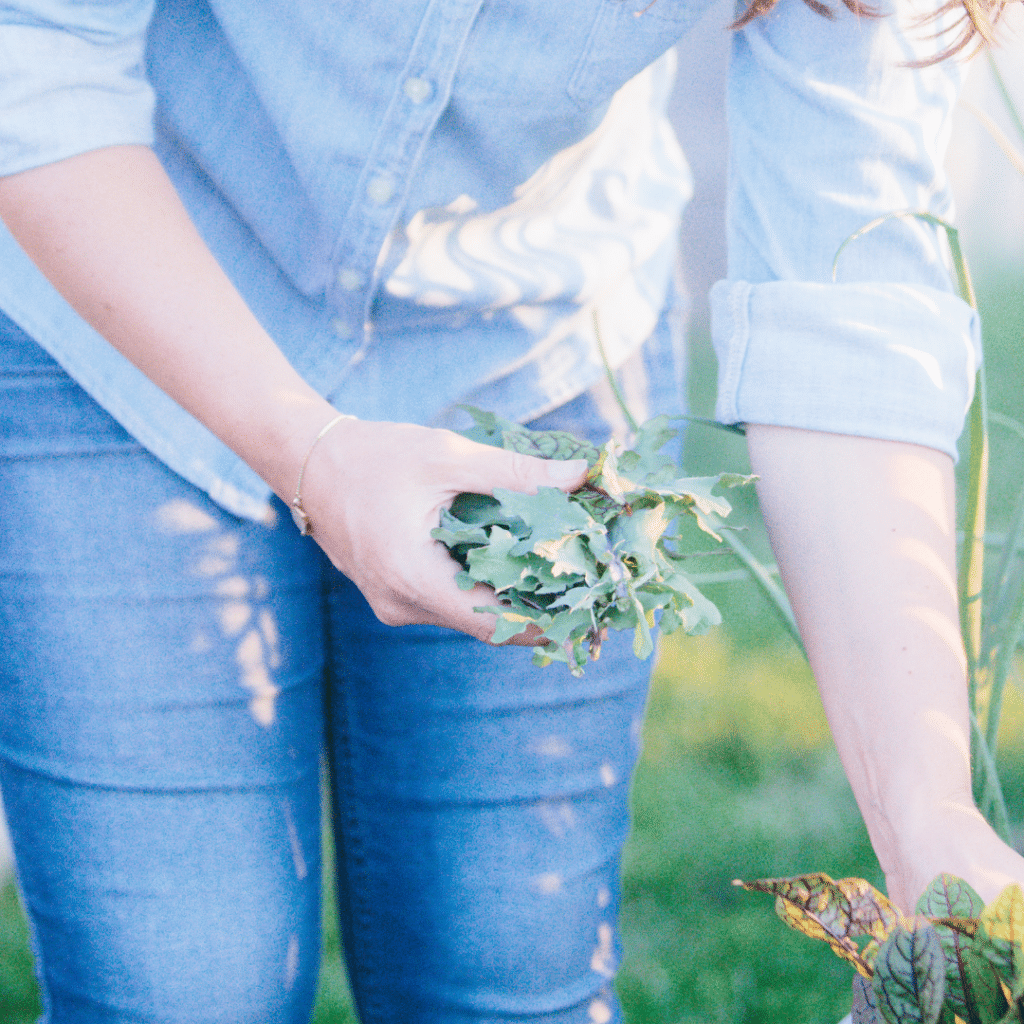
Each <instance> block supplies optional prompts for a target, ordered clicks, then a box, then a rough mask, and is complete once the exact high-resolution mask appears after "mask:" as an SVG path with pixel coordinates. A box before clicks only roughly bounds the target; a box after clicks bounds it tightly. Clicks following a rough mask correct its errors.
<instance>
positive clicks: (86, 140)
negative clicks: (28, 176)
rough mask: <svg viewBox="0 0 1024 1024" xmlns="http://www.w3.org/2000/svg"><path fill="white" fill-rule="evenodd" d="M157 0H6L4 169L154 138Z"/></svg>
mask: <svg viewBox="0 0 1024 1024" xmlns="http://www.w3.org/2000/svg"><path fill="white" fill-rule="evenodd" d="M152 7H153V4H152V0H111V2H103V0H92V2H89V0H82V2H73V0H22V2H2V0H0V175H6V174H14V173H16V172H18V171H24V170H28V169H30V168H32V167H38V166H41V165H42V164H47V163H52V162H54V161H56V160H63V159H65V158H66V157H69V156H74V155H75V154H77V153H84V152H87V151H89V150H93V149H99V148H101V147H104V146H113V145H129V144H141V145H150V144H151V143H152V141H153V107H154V98H153V90H152V89H151V87H150V85H149V83H148V82H147V81H146V76H145V70H144V52H145V37H146V28H147V25H148V24H149V19H150V17H151V14H152Z"/></svg>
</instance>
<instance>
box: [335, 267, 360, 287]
mask: <svg viewBox="0 0 1024 1024" xmlns="http://www.w3.org/2000/svg"><path fill="white" fill-rule="evenodd" d="M338 284H340V285H341V287H342V288H344V289H345V291H347V292H355V291H359V289H360V288H362V287H363V275H362V274H360V273H359V271H358V270H353V269H352V268H351V267H343V268H342V269H341V270H339V271H338Z"/></svg>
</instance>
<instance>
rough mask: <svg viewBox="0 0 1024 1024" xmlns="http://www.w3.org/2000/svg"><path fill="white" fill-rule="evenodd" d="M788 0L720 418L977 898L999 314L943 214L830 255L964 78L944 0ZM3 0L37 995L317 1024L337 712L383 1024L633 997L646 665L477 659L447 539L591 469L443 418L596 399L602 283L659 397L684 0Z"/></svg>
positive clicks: (749, 111) (846, 720)
mask: <svg viewBox="0 0 1024 1024" xmlns="http://www.w3.org/2000/svg"><path fill="white" fill-rule="evenodd" d="M765 7H766V8H769V9H767V10H761V9H760V8H758V10H754V11H752V12H751V13H752V15H753V14H760V15H761V16H759V17H756V18H753V19H752V20H750V21H749V22H748V23H747V24H746V25H745V27H743V28H742V30H741V31H739V32H737V35H736V43H735V54H734V61H733V67H732V71H731V78H730V111H731V113H730V119H731V120H730V125H731V135H732V147H733V148H732V153H731V161H732V186H731V187H732V215H731V224H730V273H729V281H727V282H724V283H721V284H720V285H718V286H717V287H716V291H715V293H714V295H713V303H714V307H715V309H714V316H715V335H716V345H717V346H718V348H719V353H720V361H721V366H722V374H721V378H722V380H721V398H720V407H719V415H720V417H721V418H722V419H724V420H726V421H744V422H746V423H747V424H748V438H749V442H750V450H751V460H752V463H753V465H754V469H755V471H756V472H758V473H759V474H760V476H761V484H760V494H761V500H762V504H763V507H764V510H765V514H766V518H767V520H768V523H769V529H770V530H771V533H772V539H773V544H774V546H775V550H776V553H777V557H778V559H779V563H780V566H781V568H782V571H783V573H784V576H785V579H786V583H787V587H788V589H789V591H790V594H791V596H792V599H793V603H794V606H795V608H796V611H797V614H798V616H799V619H800V622H801V628H802V630H803V632H804V635H805V638H806V644H807V648H808V651H809V654H810V656H811V660H812V663H813V665H814V668H815V672H816V674H817V677H818V679H819V683H820V685H821V688H822V693H823V697H824V700H825V703H826V708H827V710H828V712H829V715H830V719H831V721H832V723H833V728H834V731H835V733H836V737H837V742H838V745H839V748H840V752H841V755H842V756H843V759H844V763H845V764H846V767H847V771H848V774H849V775H850V779H851V783H852V784H853V786H854V790H855V792H856V794H857V797H858V801H859V803H860V806H861V808H862V811H863V812H864V814H865V818H866V820H867V823H868V827H869V830H870V832H871V836H872V840H873V842H874V844H875V848H876V850H877V851H878V854H879V857H880V859H881V862H882V864H883V867H884V868H885V871H886V875H887V880H888V883H889V887H890V891H891V893H892V894H893V896H894V898H896V899H897V900H899V901H900V902H901V903H902V904H903V905H905V906H907V905H909V904H910V903H911V902H912V901H913V899H914V898H915V897H916V895H917V893H918V892H919V891H920V890H921V889H922V888H923V887H924V885H925V884H926V883H927V881H928V880H929V879H930V878H931V877H932V876H933V875H934V874H935V873H937V872H938V871H939V870H951V871H955V872H958V873H959V874H961V875H964V876H965V877H967V878H968V879H969V880H970V881H972V882H973V883H974V884H975V886H976V887H977V888H978V889H979V891H980V892H981V893H982V894H983V895H984V896H986V897H987V896H990V895H993V894H994V892H995V891H997V890H998V889H999V888H1000V887H1001V885H1002V884H1003V883H1004V882H1005V881H1007V880H1010V879H1012V878H1024V863H1022V862H1021V861H1020V859H1019V858H1018V857H1017V856H1016V854H1014V853H1013V852H1012V851H1010V850H1009V849H1007V848H1006V847H1004V846H1002V844H1000V843H999V842H998V840H996V838H995V837H994V835H993V834H992V833H991V831H990V830H989V829H988V828H987V826H986V825H985V824H984V823H983V822H982V820H981V819H980V816H979V815H978V814H977V812H976V811H975V810H974V808H973V804H972V803H971V798H970V784H969V777H968V775H969V771H968V759H967V756H966V743H967V740H966V737H967V719H966V704H965V700H966V697H965V687H964V682H963V657H962V649H961V646H960V644H959V640H958V639H957V635H956V622H957V614H956V607H955V596H954V590H953V587H952V585H951V579H952V560H953V546H954V531H953V525H952V507H953V506H952V453H953V451H954V447H953V446H954V443H955V438H956V435H957V433H958V432H959V429H960V425H961V421H962V417H963V410H964V408H965V407H966V404H967V401H968V398H969V393H970V388H971V385H972V382H973V366H974V359H975V355H974V354H975V341H974V339H975V336H976V325H975V324H974V321H973V317H972V315H971V313H970V311H969V310H968V309H967V308H966V307H965V306H963V304H962V303H960V302H959V300H957V299H955V298H954V297H953V296H952V295H950V293H949V283H948V280H947V275H946V273H945V270H944V269H943V266H942V261H941V255H940V250H939V247H938V245H937V241H936V237H935V235H934V233H933V232H931V231H930V229H926V228H925V227H922V226H920V225H915V224H912V223H903V222H900V223H894V224H893V225H892V226H890V227H887V228H885V229H883V230H880V231H878V232H876V233H875V234H874V235H872V236H869V237H868V238H865V239H864V240H863V241H862V242H861V243H859V244H858V246H856V247H854V248H851V250H850V251H849V255H848V257H847V258H846V260H845V261H844V265H843V268H842V276H841V278H840V283H839V284H838V285H831V284H830V283H829V282H830V265H831V259H832V254H833V253H834V252H835V250H836V249H837V248H838V246H839V244H840V243H841V242H842V240H843V239H844V238H845V237H846V236H847V235H849V234H850V233H851V232H852V231H853V230H855V229H856V228H858V227H860V226H861V225H862V224H863V223H865V222H866V221H868V220H870V219H871V218H872V217H874V216H876V215H878V214H880V213H884V212H888V211H889V210H892V209H899V208H905V207H922V208H923V207H927V208H929V209H931V210H933V212H936V213H939V214H942V213H944V212H945V211H946V208H947V206H948V199H947V197H946V194H945V192H944V189H943V184H942V176H941V170H940V167H941V149H942V143H943V140H944V133H945V126H946V124H947V121H948V113H949V108H950V106H951V104H952V102H953V99H954V97H955V92H956V87H957V84H958V78H959V73H960V72H959V68H958V67H957V66H956V65H955V64H954V63H952V62H950V61H943V62H939V63H931V64H928V65H927V66H925V67H921V68H916V69H914V68H910V67H908V66H907V62H910V61H914V60H918V59H923V60H928V59H930V58H934V57H936V56H937V55H938V53H937V51H938V49H939V44H937V43H936V42H935V41H934V40H933V39H928V38H927V37H928V35H929V32H928V31H924V30H921V29H920V27H919V26H918V27H914V26H912V25H910V24H909V22H910V20H911V17H910V14H913V13H914V12H910V14H908V12H906V11H904V10H903V9H902V8H900V9H896V10H889V9H886V11H884V12H881V13H883V14H884V15H885V16H883V17H878V18H874V17H867V16H866V15H865V14H864V12H863V11H860V12H859V13H858V10H853V11H852V12H851V11H844V12H841V13H840V15H839V16H837V17H835V18H834V19H826V18H824V17H821V16H820V15H819V14H818V13H814V12H812V11H811V10H809V9H808V8H807V7H805V6H804V5H803V4H799V3H796V2H795V0H782V2H781V3H780V4H779V5H778V6H776V7H774V8H770V6H769V5H765ZM0 11H2V18H0V40H2V45H3V48H4V61H3V62H2V64H0V66H2V67H3V69H4V70H3V71H0V76H2V81H0V110H2V111H3V113H2V114H0V126H2V139H3V143H2V150H3V152H2V154H0V174H2V175H3V178H2V180H0V217H2V219H3V221H4V223H5V224H6V226H7V229H8V230H9V234H7V233H4V235H3V236H2V238H0V249H2V261H3V266H4V275H3V281H2V283H0V309H2V310H3V311H4V313H5V319H4V321H3V331H2V334H0V337H2V339H3V340H2V346H0V348H2V351H3V360H4V362H3V366H4V371H3V372H4V381H5V392H6V393H5V399H4V403H3V408H4V412H3V415H4V416H5V421H4V429H3V436H4V441H3V445H4V452H3V461H2V463H0V465H2V472H3V488H2V493H3V502H4V504H3V522H4V540H3V548H2V563H0V564H2V570H0V578H2V580H3V604H2V607H3V616H4V625H5V629H6V635H7V637H8V642H7V644H6V645H5V650H4V654H3V669H2V674H0V678H2V685H3V688H4V715H3V724H2V726H0V730H2V731H0V781H2V785H3V791H4V801H5V804H6V806H7V809H8V813H9V817H10V823H11V829H12V835H13V838H14V842H15V847H16V851H17V858H18V866H19V882H20V885H21V889H22V892H23V894H24V899H25V904H26V908H27V911H28V916H29V919H30V923H31V927H32V932H33V941H34V945H35V950H36V954H37V959H38V969H39V975H40V980H41V985H42V989H43V994H44V1001H45V1005H46V1013H47V1019H48V1020H51V1021H53V1022H64V1021H75V1022H85V1021H89V1022H92V1021H105V1022H106V1021H140V1020H152V1019H159V1020H168V1021H170V1020H189V1021H198V1020H210V1021H213V1020H231V1021H302V1020H305V1019H307V1017H308V1014H309V1009H310V1005H311V1001H312V997H313V992H314V989H315V976H316V965H317V963H318V959H319V956H318V948H317V939H318V936H317V928H318V867H319V858H318V850H319V818H318V813H319V759H320V747H321V738H322V736H324V735H325V736H326V741H325V747H326V750H327V754H328V757H327V760H328V764H329V768H330V773H331V790H332V797H333V813H334V820H335V829H336V835H337V838H338V844H339V858H338V859H339V889H340V892H341V896H340V912H341V919H342V925H343V929H344V935H345V946H346V955H347V958H348V965H349V970H350V975H351V979H352V985H353V990H354V993H355V996H356V1000H357V1003H358V1006H359V1011H360V1015H361V1018H362V1019H363V1021H364V1022H365V1024H373V1022H377V1021H396V1020H413V1019H414V1020H417V1021H438V1022H441V1021H444V1022H454V1021H464V1020H469V1019H478V1020H488V1021H499V1020H506V1019H523V1018H526V1019H543V1020H549V1021H599V1022H600V1021H608V1020H612V1019H616V1016H617V1013H618V1010H617V1007H616V1004H615V1001H614V996H613V994H612V992H611V988H610V981H611V977H612V975H613V972H614V966H615V961H616V956H617V952H616V940H615V938H614V917H615V908H616V901H617V896H616V878H617V871H618V850H619V846H620V844H621V842H622V840H623V838H624V835H625V829H626V816H625V797H626V787H627V784H628V777H629V772H630V770H631V768H632V765H633V762H634V759H635V749H634V743H633V741H632V740H631V738H630V737H631V736H635V735H636V734H637V732H638V728H639V715H640V713H641V709H642V704H643V696H644V685H645V674H646V673H645V671H644V668H643V666H636V665H634V664H632V662H631V655H630V654H629V652H628V650H625V649H624V648H623V645H622V644H618V643H612V644H611V645H610V649H609V650H607V651H606V653H604V654H603V655H602V659H601V661H600V662H598V663H597V664H595V665H593V666H590V667H588V670H587V674H586V676H585V677H584V680H582V681H579V682H577V681H574V680H571V679H569V678H567V677H565V676H564V675H558V674H556V673H555V672H553V671H551V672H547V673H539V672H537V670H535V669H533V668H532V667H530V665H529V656H528V652H525V651H516V650H513V649H510V648H493V647H489V646H488V645H487V644H486V643H481V642H480V641H486V640H487V639H488V638H489V637H490V636H491V635H492V631H493V625H494V623H493V619H492V618H491V617H489V616H487V615H484V614H481V613H477V612H475V611H474V608H475V607H477V606H479V605H480V604H481V602H484V601H486V600H487V597H486V593H478V592H471V593H468V594H467V593H463V592H461V591H459V590H458V588H457V587H456V586H455V585H454V580H453V576H454V571H453V564H452V563H451V561H450V560H449V559H448V557H447V555H446V554H445V553H444V551H443V550H442V549H440V548H439V547H438V546H437V545H436V544H434V543H433V542H431V540H430V538H429V531H430V529H431V528H432V527H433V526H434V525H435V524H436V522H437V518H438V512H439V509H440V508H441V507H442V506H443V505H444V504H445V503H447V502H448V501H450V500H451V498H452V497H453V496H454V495H455V494H456V493H458V492H459V491H467V490H468V491H477V492H484V493H486V492H489V491H491V490H493V489H494V488H495V487H510V488H515V489H521V490H533V489H535V488H536V487H539V486H559V487H563V488H566V489H570V488H572V487H573V486H575V485H577V484H578V483H579V482H580V480H581V477H582V473H583V465H582V464H579V463H562V464H557V463H544V462H541V461H537V460H532V459H527V458H520V457H517V456H514V455H511V454H508V453H502V452H496V451H494V450H493V449H487V448H482V447H479V446H476V445H474V444H471V443H470V442H468V441H464V440H463V439H461V438H459V437H457V436H456V435H454V434H452V433H450V432H448V431H447V430H444V429H441V428H443V427H444V426H446V425H448V424H450V423H457V422H458V420H457V410H456V406H457V405H458V404H459V403H460V402H466V401H469V402H471V403H472V404H475V405H480V406H484V407H487V408H490V409H493V410H494V411H496V412H499V413H502V414H503V415H506V416H510V417H514V418H517V419H520V420H524V421H529V422H531V423H534V424H536V425H540V426H547V425H556V424H557V425H560V426H568V427H570V428H572V429H577V430H578V431H580V432H582V433H588V434H590V435H593V436H597V435H600V434H601V433H603V432H606V431H607V429H608V428H609V427H610V426H612V427H613V426H615V423H614V422H611V420H610V417H611V418H613V414H609V413H607V411H606V410H607V408H608V401H607V394H606V393H605V392H604V390H603V388H602V385H601V383H600V381H601V374H602V370H601V366H600V360H599V358H598V356H597V353H596V346H595V343H594V338H593V335H592V328H591V326H590V325H591V323H592V320H593V316H594V314H595V312H596V313H597V314H598V315H599V316H600V321H601V324H602V331H603V334H604V336H605V339H604V340H605V343H606V345H607V347H608V349H609V351H610V358H611V360H612V362H613V364H614V365H615V366H616V367H619V368H620V369H619V373H620V376H621V377H622V379H623V383H624V386H625V387H626V388H627V391H628V392H629V393H630V394H631V395H632V396H633V398H634V400H637V401H638V402H639V404H640V405H643V406H646V408H639V407H638V409H637V411H638V412H640V413H641V414H643V413H644V412H651V413H653V412H656V411H666V410H671V408H672V403H673V402H674V400H675V399H674V396H673V395H671V392H672V390H673V387H672V385H673V384H674V382H675V379H676V376H677V373H676V371H675V369H674V366H675V360H676V357H677V354H678V348H679V344H678V341H677V340H676V339H675V338H674V337H673V331H672V326H673V317H672V312H671V310H672V305H673V300H672V288H671V272H672V265H673V256H674V246H675V234H676V222H677V217H678V212H679V209H680V208H681V206H682V204H683V203H684V202H685V200H686V197H687V194H688V187H689V186H688V180H687V175H686V170H685V164H684V163H683V162H682V159H681V155H680V154H679V153H678V151H677V148H676V146H675V143H674V140H673V138H672V137H671V133H670V131H669V130H668V128H667V125H666V122H665V120H664V115H663V108H664V101H665V98H666V95H667V92H668V89H669V87H670V82H671V56H663V55H664V54H665V52H666V51H667V50H668V48H669V47H671V45H672V43H673V42H674V41H675V40H676V39H678V38H679V37H680V36H681V35H682V34H683V33H684V32H685V31H686V28H687V26H688V25H689V24H691V23H692V22H693V21H695V20H696V19H697V18H698V17H699V15H700V14H701V11H702V8H701V5H700V4H699V3H690V2H688V0H656V2H655V3H654V4H642V3H637V2H635V0H575V2H566V3H562V4H558V5H549V4H542V3H537V2H530V0H523V2H521V3H517V4H516V5H494V6H489V5H484V4H482V3H480V0H430V2H424V0H403V2H400V3H395V2H393V0H392V2H389V3H377V2H373V0H367V2H363V3H360V4H345V5H332V4H327V3H318V4H308V5H301V7H300V8H299V9H296V7H295V6H294V5H289V4H278V3H273V2H267V3H262V4H260V5H258V6H257V8H256V9H252V6H251V5H248V4H244V5H243V4H240V3H238V2H237V0H216V2H211V3H209V4H208V5H207V4H206V3H201V2H197V0H162V2H160V3H158V4H156V5H155V7H154V6H153V5H151V4H149V3H141V2H135V3H133V2H130V0H124V2H117V3H99V2H96V3H92V4H81V3H74V4H72V3H64V2H61V0H31V2H29V0H26V2H20V3H5V4H3V5H2V6H0ZM666 310H668V312H666ZM666 391H667V392H669V394H667V395H666V394H665V392H666ZM324 396H326V398H325V397H324ZM339 412H340V413H344V414H346V415H350V416H356V417H358V418H342V419H339V418H338V414H339ZM424 424H425V425H424ZM275 496H276V497H275ZM288 505H290V506H291V507H292V510H293V512H294V514H295V519H296V524H298V525H300V526H301V527H303V529H308V530H309V532H311V533H312V537H313V539H314V540H315V541H316V542H317V544H318V545H319V547H316V546H314V545H313V544H312V543H310V541H309V540H304V539H303V538H302V536H300V534H299V532H298V531H296V530H295V528H294V526H293V524H292V522H291V519H290V517H289V515H288V511H287V508H286V506H288ZM837 537H841V538H843V542H842V544H837V543H836V539H835V538H837ZM332 566H333V568H332ZM335 570H340V572H337V571H335ZM883 570H884V571H883ZM882 576H885V578H887V579H888V580H890V581H891V582H890V584H889V586H888V587H887V588H886V591H885V593H883V594H879V593H877V580H878V579H880V578H881V577H882ZM395 627H402V628H401V629H396V628H395ZM438 627H441V628H438ZM324 730H326V732H324ZM896 750H898V751H899V752H900V754H899V756H895V755H894V754H893V751H896ZM953 836H955V837H956V841H955V842H954V841H953V839H952V838H951V837H953Z"/></svg>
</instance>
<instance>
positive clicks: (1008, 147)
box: [960, 100, 1024, 174]
mask: <svg viewBox="0 0 1024 1024" xmlns="http://www.w3.org/2000/svg"><path fill="white" fill-rule="evenodd" d="M960 104H961V106H962V107H963V108H964V110H969V111H970V112H971V113H972V114H973V115H974V116H975V117H976V118H977V119H978V121H979V122H981V126H982V127H983V128H984V129H985V131H987V132H988V133H989V135H991V136H992V139H993V141H994V142H995V144H996V145H997V146H998V147H999V148H1000V149H1001V150H1002V151H1003V155H1004V156H1005V157H1006V159H1007V160H1009V161H1010V163H1011V165H1012V166H1013V169H1014V170H1015V171H1016V172H1017V173H1018V174H1024V155H1022V154H1021V153H1020V151H1019V150H1018V149H1017V147H1016V146H1014V144H1013V143H1012V142H1011V141H1010V140H1009V139H1008V138H1007V137H1006V133H1005V132H1004V131H1003V130H1002V128H1000V127H999V125H997V124H996V123H995V121H993V120H992V118H991V117H989V116H988V114H986V113H985V111H984V110H979V109H978V108H977V107H976V106H975V105H974V104H973V103H968V102H967V101H966V100H961V101H960Z"/></svg>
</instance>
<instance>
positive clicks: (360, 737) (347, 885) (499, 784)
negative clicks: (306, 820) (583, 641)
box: [329, 583, 649, 1024]
mask: <svg viewBox="0 0 1024 1024" xmlns="http://www.w3.org/2000/svg"><path fill="white" fill-rule="evenodd" d="M332 603H333V610H334V612H335V613H336V614H337V616H338V621H339V625H338V632H337V640H338V643H339V646H340V647H341V648H343V653H339V655H338V662H337V663H336V665H335V669H334V680H333V682H332V684H331V709H330V711H329V736H330V737H331V740H330V742H331V748H330V749H331V755H332V769H333V771H332V774H333V783H334V786H333V789H334V799H335V814H336V835H337V839H338V861H339V889H340V892H341V896H340V911H341V920H342V926H343V930H344V935H345V948H346V954H347V956H348V958H349V973H350V977H351V979H352V985H353V991H354V994H355V997H356V1001H357V1005H358V1007H359V1011H360V1014H361V1019H362V1020H363V1022H364V1024H383V1022H386V1021H395V1020H416V1021H417V1022H419V1024H441V1022H444V1024H454V1022H468V1021H477V1022H479V1021H488V1022H492V1021H493V1022H499V1021H513V1020H515V1021H523V1020H536V1021H550V1022H556V1021H557V1022H565V1024H568V1022H574V1024H576V1022H579V1024H583V1022H588V1024H589V1022H592V1021H594V1020H599V1021H602V1022H603V1021H608V1020H611V1019H612V1017H613V1014H614V1013H615V1012H616V1008H615V1002H614V997H613V995H612V992H611V987H610V986H611V979H612V976H613V973H614V970H615V967H616V965H617V961H618V941H617V938H616V931H615V919H616V913H617V904H618V889H619V855H620V849H621V846H622V843H623V841H624V840H625V838H626V834H627V831H628V815H627V810H626V804H627V795H628V786H629V780H630V776H631V772H632V769H633V766H634V763H635V759H636V754H637V746H638V740H639V735H640V728H641V718H642V711H643V703H644V699H645V693H646V682H647V674H648V671H649V666H646V665H642V664H640V663H637V662H636V661H635V659H634V658H633V655H632V651H631V649H630V644H631V639H630V638H629V637H626V636H625V635H621V634H620V635H616V636H614V637H613V638H611V639H610V640H609V642H608V643H606V645H605V646H604V648H603V650H602V654H601V659H600V660H599V661H598V662H595V663H592V664H590V665H588V666H587V671H586V674H585V675H584V677H583V678H582V679H573V677H572V676H570V675H569V673H568V672H567V671H565V670H563V668H562V666H552V667H551V668H548V669H544V670H540V669H537V668H535V667H534V666H533V665H532V664H531V663H530V656H531V655H530V651H529V650H528V649H521V648H511V647H507V648H491V647H487V646H486V645H483V644H480V643H479V642H478V641H474V640H472V639H470V638H468V637H464V636H461V635H458V634H454V633H451V632H450V631H443V630H439V629H433V628H429V627H405V628H402V629H399V630H392V629H389V628H388V627H385V626H381V625H379V624H378V623H376V622H375V620H372V617H369V616H367V615H366V613H365V612H364V608H363V604H362V599H361V597H360V596H359V594H358V592H356V591H355V590H354V588H350V587H349V586H348V585H346V584H344V583H339V586H338V587H337V588H336V590H335V593H334V595H333V602H332Z"/></svg>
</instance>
